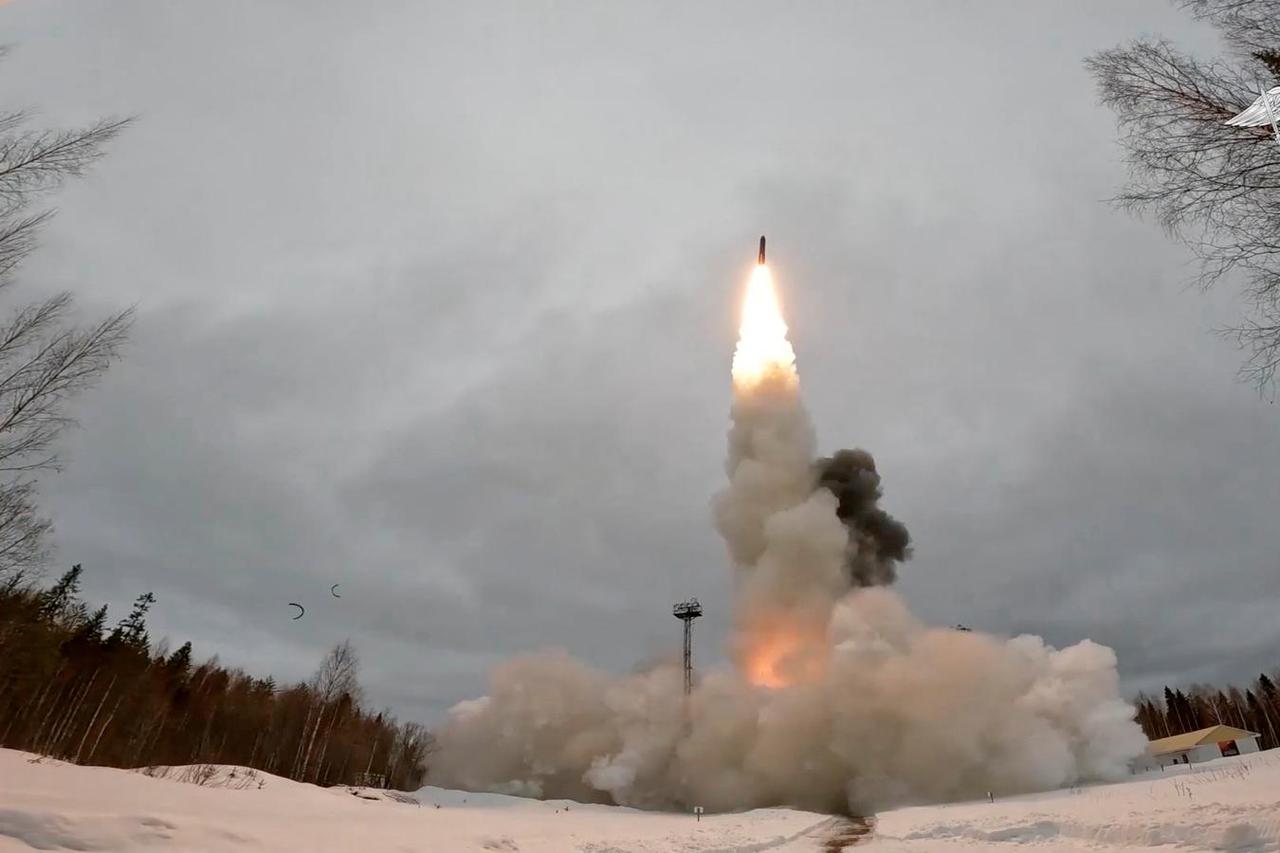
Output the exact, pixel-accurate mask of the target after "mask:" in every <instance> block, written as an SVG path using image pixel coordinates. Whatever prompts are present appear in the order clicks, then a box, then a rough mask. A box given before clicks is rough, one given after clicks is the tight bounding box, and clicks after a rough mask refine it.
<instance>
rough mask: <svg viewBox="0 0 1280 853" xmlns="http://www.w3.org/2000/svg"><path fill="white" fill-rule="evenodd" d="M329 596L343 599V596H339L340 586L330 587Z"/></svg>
mask: <svg viewBox="0 0 1280 853" xmlns="http://www.w3.org/2000/svg"><path fill="white" fill-rule="evenodd" d="M329 594H330V595H332V596H333V597H334V598H342V596H340V595H338V584H336V583H335V584H334V585H333V586H331V587H329Z"/></svg>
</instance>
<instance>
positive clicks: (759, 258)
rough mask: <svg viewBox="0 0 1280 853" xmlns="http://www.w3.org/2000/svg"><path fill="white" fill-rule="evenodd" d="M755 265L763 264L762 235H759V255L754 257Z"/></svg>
mask: <svg viewBox="0 0 1280 853" xmlns="http://www.w3.org/2000/svg"><path fill="white" fill-rule="evenodd" d="M756 263H757V264H763V263H764V235H763V234H761V235H760V254H759V255H757V256H756Z"/></svg>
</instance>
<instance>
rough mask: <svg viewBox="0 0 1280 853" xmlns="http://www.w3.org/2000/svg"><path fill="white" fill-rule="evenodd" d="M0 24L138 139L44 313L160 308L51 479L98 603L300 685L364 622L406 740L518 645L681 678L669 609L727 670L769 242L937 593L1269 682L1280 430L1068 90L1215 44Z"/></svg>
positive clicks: (69, 209) (370, 14) (944, 15)
mask: <svg viewBox="0 0 1280 853" xmlns="http://www.w3.org/2000/svg"><path fill="white" fill-rule="evenodd" d="M0 26H3V28H4V30H5V32H6V41H10V42H15V43H17V44H18V45H19V50H18V51H17V52H16V53H15V54H14V55H13V56H12V57H11V58H10V59H9V60H8V61H6V63H5V64H4V65H3V66H0V100H2V101H3V102H4V103H11V104H18V105H35V106H40V107H41V108H42V110H43V114H44V116H45V117H46V118H47V119H48V120H49V121H51V122H63V121H65V122H74V121H83V120H86V119H89V118H92V117H95V116H98V115H100V114H104V113H113V112H114V113H139V114H141V116H142V120H141V121H140V123H139V124H138V125H137V127H136V128H135V129H134V130H132V131H131V132H130V133H129V134H128V135H127V136H126V137H124V138H123V139H121V140H120V141H119V143H118V144H117V145H116V146H115V149H114V151H113V152H112V154H111V156H110V157H109V158H108V159H107V160H105V161H104V162H103V163H102V165H101V168H99V169H98V170H97V171H96V172H95V174H94V175H93V176H92V177H90V178H89V179H86V180H85V181H82V182H79V183H78V184H76V185H74V186H72V187H70V188H69V189H68V190H67V191H66V192H65V193H63V195H62V196H61V197H60V198H59V206H60V208H61V212H60V216H59V218H58V220H57V221H56V223H55V225H54V226H53V228H51V230H50V232H49V235H48V236H49V239H48V240H47V242H46V245H45V247H44V249H43V250H42V252H41V253H40V254H39V255H37V256H36V257H35V258H33V259H32V262H31V264H30V265H29V266H28V268H27V270H26V275H25V278H24V280H25V282H26V286H25V287H26V290H25V292H26V293H28V294H35V293H37V292H40V291H42V290H44V289H49V288H57V287H71V288H73V289H75V290H76V291H77V292H78V293H80V294H81V298H82V303H83V304H84V305H85V307H86V308H87V309H94V308H101V307H104V306H117V305H121V304H126V303H137V305H138V307H139V322H138V332H137V338H136V340H135V342H134V344H133V346H132V348H131V351H130V352H129V354H128V356H127V358H126V361H125V362H124V363H122V364H121V365H120V366H119V368H118V369H117V370H116V371H115V372H114V373H113V375H112V376H111V377H109V379H108V381H107V382H106V383H105V384H104V385H103V386H102V387H101V388H100V389H99V390H97V391H95V392H94V393H93V394H92V395H91V396H90V397H88V398H86V399H85V400H84V401H83V403H82V404H81V406H80V411H79V415H80V419H81V421H82V423H83V424H84V429H83V430H82V431H80V432H78V433H76V434H75V435H74V436H72V438H71V440H70V443H69V447H68V451H69V452H68V458H69V460H70V467H69V469H68V470H67V472H66V473H65V474H63V475H61V476H59V477H56V478H50V479H48V480H47V481H46V482H45V483H43V484H42V486H43V489H44V493H45V495H46V496H47V503H48V505H49V507H50V510H51V511H52V512H53V514H54V516H55V519H56V521H57V524H58V531H59V539H58V542H59V548H60V550H59V556H60V559H62V560H63V561H64V562H69V561H82V562H83V563H84V564H85V566H86V586H87V592H88V593H89V594H90V595H91V596H96V597H101V598H104V599H106V600H110V601H111V602H112V603H113V610H114V611H116V612H119V611H121V610H123V609H124V608H125V606H126V605H127V602H128V601H129V600H130V599H131V598H132V597H133V595H135V594H136V593H137V592H139V591H141V590H144V589H154V590H155V592H156V594H157V596H158V598H159V603H158V604H157V606H156V609H155V611H154V620H153V621H154V627H155V630H156V633H160V634H163V633H167V634H170V635H172V636H173V637H175V638H185V637H190V638H191V639H192V640H193V642H194V643H195V644H196V649H197V653H204V654H212V653H214V652H217V653H219V654H220V655H221V656H222V659H223V660H224V661H232V662H238V663H242V664H243V665H245V666H246V667H248V668H250V669H252V670H254V671H256V672H268V671H271V672H275V673H277V674H278V675H279V676H281V677H284V678H288V677H297V676H300V675H302V674H304V673H305V672H307V671H308V670H309V669H310V668H311V667H312V666H313V665H314V664H315V662H316V661H318V659H319V657H320V655H321V654H322V653H323V651H324V649H325V647H326V646H327V645H329V644H331V643H332V642H334V641H336V640H339V639H341V638H342V637H344V636H348V635H350V636H351V637H352V638H353V639H354V640H355V641H356V642H357V644H358V645H359V646H360V648H361V650H362V657H363V659H364V660H365V662H366V667H367V670H368V672H367V678H366V680H367V681H368V687H369V693H370V695H371V696H372V697H373V698H374V699H375V700H377V701H380V702H388V703H391V704H393V705H394V707H395V708H396V709H397V710H398V711H399V712H401V713H403V714H406V715H411V716H424V717H433V716H435V715H437V714H439V712H440V711H442V710H443V709H444V708H446V707H447V706H449V705H450V704H452V703H453V702H454V701H456V700H458V699H460V698H464V697H466V696H469V695H473V694H474V693H476V692H478V691H479V690H481V689H482V688H483V684H484V676H485V672H486V671H487V669H488V668H489V667H490V666H491V665H492V664H493V663H494V662H495V661H497V660H500V659H502V658H504V657H506V656H508V655H510V654H511V653H513V652H518V651H526V650H530V649H534V648H540V647H544V646H549V645H559V646H564V647H567V648H569V649H570V650H571V651H572V652H573V653H574V654H575V655H578V656H581V657H585V658H587V659H588V660H590V661H591V662H592V663H594V664H597V665H600V666H604V667H607V668H610V669H613V670H615V671H625V670H627V669H629V668H630V667H631V665H632V664H633V663H634V662H635V661H637V660H640V659H644V658H649V657H653V656H657V655H661V654H663V653H664V652H665V651H667V650H668V649H669V647H670V645H671V644H672V641H673V640H676V639H677V627H678V626H677V624H676V623H675V620H673V619H672V618H671V617H670V615H669V606H670V603H671V602H672V601H674V600H676V599H679V598H683V597H686V596H687V595H690V594H696V595H698V596H700V597H701V598H702V599H703V600H704V603H705V604H706V605H707V608H708V617H707V618H706V619H705V620H704V621H703V623H702V624H699V626H698V639H699V654H700V655H702V656H703V659H704V660H710V659H713V658H717V657H721V656H722V651H721V649H720V644H721V643H722V641H723V639H724V635H725V630H726V627H727V624H728V623H727V619H726V617H725V613H724V611H725V610H727V584H728V568H727V560H726V558H725V555H724V553H723V546H722V545H721V543H720V542H719V541H718V540H717V538H716V536H715V534H714V532H713V530H712V528H711V524H710V511H709V508H708V500H709V498H710V495H711V494H712V493H713V492H714V491H715V490H716V489H717V488H719V487H720V485H721V483H722V480H723V470H722V463H723V459H722V454H723V449H722V448H723V434H724V430H725V429H726V428H727V425H728V423H727V406H728V400H729V388H728V363H729V357H730V355H731V352H732V342H733V337H734V328H733V325H734V318H733V315H734V307H735V306H734V303H735V300H736V295H737V292H738V289H739V288H740V287H741V285H742V283H743V281H744V280H745V274H746V272H747V270H748V265H749V264H750V262H751V260H752V249H753V240H754V239H755V236H756V235H758V234H759V233H760V232H762V231H763V232H765V233H767V234H768V235H769V237H770V260H771V263H772V265H773V266H774V268H775V273H776V275H777V276H778V278H779V280H780V283H781V287H782V288H783V299H784V304H785V309H786V311H787V313H788V319H789V321H790V324H791V326H792V330H793V334H792V339H793V341H794V342H795V345H796V350H797V355H798V360H799V367H800V374H801V381H802V383H803V385H804V390H805V397H806V401H807V403H808V405H809V407H810V409H811V410H812V412H813V415H814V421H815V423H816V424H817V428H818V433H819V443H820V448H821V449H822V450H824V451H831V450H834V449H836V448H839V447H845V446H861V447H866V448H867V449H869V450H870V451H871V452H872V453H874V454H875V458H876V462H877V467H878V469H879V471H880V474H881V475H882V476H883V478H884V483H883V485H884V489H885V499H884V504H885V506H886V507H888V508H890V510H891V511H892V512H893V514H894V515H895V516H896V517H898V518H900V519H901V520H902V521H903V522H904V523H906V524H907V526H908V527H909V528H910V530H911V531H912V537H913V546H914V550H915V556H914V559H913V560H912V561H911V562H909V563H907V564H905V565H904V566H903V567H902V571H901V580H900V582H899V588H900V590H901V591H902V592H903V593H904V595H905V596H906V597H907V598H908V599H909V600H910V601H911V602H912V606H913V609H915V610H916V611H917V612H918V613H919V614H921V615H922V616H924V617H926V618H929V619H933V620H936V621H938V622H941V623H943V624H950V623H954V622H965V623H966V624H976V625H979V626H981V627H983V628H985V629H988V630H992V631H995V632H1001V631H1006V632H1013V631H1020V630H1032V631H1036V632H1042V633H1044V634H1045V635H1046V637H1047V638H1048V639H1050V640H1051V641H1054V642H1058V643H1066V642H1070V641H1074V640H1075V639H1078V638H1079V637H1082V636H1093V637H1094V638H1095V639H1098V640H1100V641H1103V642H1107V643H1110V644H1112V645H1114V646H1115V647H1116V648H1117V650H1118V652H1119V655H1120V668H1121V673H1122V675H1123V676H1124V678H1125V679H1126V683H1127V684H1128V685H1130V686H1131V687H1132V688H1133V689H1137V688H1139V687H1144V686H1149V685H1152V684H1156V683H1158V682H1159V681H1160V680H1162V679H1170V680H1190V679H1196V680H1211V679H1214V678H1242V677H1246V676H1248V675H1251V674H1253V672H1254V671H1255V670H1257V669H1258V668H1260V667H1262V666H1264V665H1272V666H1273V665H1275V663H1276V662H1275V660H1274V659H1273V658H1268V654H1270V653H1271V651H1272V650H1274V649H1275V647H1276V639H1277V638H1276V636H1275V635H1274V633H1271V634H1268V630H1269V629H1268V628H1267V627H1266V626H1267V625H1268V624H1270V623H1269V622H1267V621H1264V618H1263V616H1262V615H1261V614H1262V613H1263V612H1273V611H1274V606H1275V604H1276V602H1277V600H1278V599H1280V573H1277V572H1276V571H1275V562H1274V557H1273V556H1272V555H1274V554H1275V553H1276V552H1277V550H1278V548H1277V546H1278V545H1280V532H1278V531H1277V530H1276V528H1275V525H1274V524H1272V523H1271V520H1270V518H1269V515H1268V513H1269V511H1273V508H1274V507H1275V506H1276V505H1277V498H1278V497H1280V494H1278V493H1277V488H1278V487H1277V485H1276V480H1275V478H1274V477H1273V476H1268V467H1267V464H1268V462H1269V461H1270V460H1274V459H1276V458H1280V457H1278V456H1277V454H1276V450H1277V440H1278V439H1277V433H1276V426H1275V425H1276V420H1275V419H1276V415H1275V408H1274V407H1273V406H1269V405H1268V404H1266V403H1265V402H1263V401H1260V400H1258V398H1257V397H1256V396H1254V395H1253V394H1251V392H1250V391H1249V390H1248V389H1247V388H1242V387H1240V386H1237V385H1234V384H1233V381H1232V374H1233V372H1234V369H1235V367H1236V364H1237V363H1238V361H1239V355H1238V354H1237V353H1236V352H1235V351H1234V350H1233V349H1232V348H1231V347H1229V346H1227V345H1226V344H1224V343H1222V342H1221V341H1218V340H1216V339H1214V338H1213V337H1212V336H1211V335H1210V334H1209V332H1210V330H1211V329H1212V328H1214V327H1215V326H1218V325H1224V324H1227V323H1229V322H1231V321H1232V320H1233V319H1234V318H1235V316H1236V315H1237V313H1238V307H1237V304H1236V302H1235V300H1234V297H1233V295H1232V294H1231V293H1230V292H1229V290H1226V289H1224V290H1222V291H1219V292H1215V293H1213V294H1209V295H1207V296H1206V295H1201V294H1198V293H1195V292H1186V291H1185V290H1184V288H1183V282H1184V281H1185V279H1186V276H1187V273H1188V269H1187V268H1186V258H1185V256H1184V255H1183V254H1182V253H1181V250H1180V249H1179V248H1177V247H1176V246H1174V245H1173V244H1171V243H1169V242H1168V241H1167V240H1166V239H1165V238H1164V237H1163V236H1162V235H1160V234H1159V233H1157V232H1156V231H1155V230H1154V229H1153V228H1151V227H1149V226H1146V225H1143V224H1141V223H1137V222H1133V221H1131V220H1129V219H1127V218H1125V217H1124V216H1123V215H1121V214H1119V213H1117V212H1115V211H1113V210H1111V209H1110V208H1108V207H1107V206H1106V205H1105V203H1103V201H1102V200H1103V199H1105V198H1106V197H1108V196H1109V195H1110V194H1111V193H1112V192H1114V188H1115V187H1116V186H1117V185H1118V183H1119V182H1120V180H1121V178H1122V176H1123V170H1122V168H1123V167H1122V164H1121V163H1120V162H1119V151H1118V148H1117V147H1116V146H1115V144H1114V142H1113V130H1112V120H1111V117H1110V116H1109V115H1108V114H1107V113H1105V112H1104V111H1103V110H1102V109H1101V108H1099V107H1097V106H1096V105H1095V103H1094V94H1093V88H1092V82H1091V81H1090V80H1089V78H1088V76H1087V75H1086V73H1085V72H1084V70H1083V68H1082V67H1081V65H1080V60H1081V58H1082V57H1084V56H1085V55H1087V54H1088V53H1090V52H1092V51H1093V50H1096V49H1099V48H1102V47H1106V46H1109V45H1111V44H1114V43H1116V42H1118V41H1121V40H1124V39H1126V38H1130V37H1132V36H1135V35H1138V34H1141V33H1144V32H1161V33H1164V34H1167V35H1170V36H1172V37H1176V38H1178V39H1179V40H1181V41H1183V42H1184V43H1186V44H1188V45H1191V46H1193V47H1198V48H1200V49H1213V43H1212V41H1211V39H1210V37H1209V34H1208V33H1207V31H1206V30H1204V29H1203V28H1199V27H1194V26H1192V25H1191V24H1190V23H1189V22H1188V21H1186V20H1185V17H1184V16H1183V15H1182V14H1181V13H1179V12H1177V10H1176V9H1173V8H1171V7H1170V6H1169V5H1167V4H1165V3H1163V2H1160V0H1152V2H1144V3H1126V4H1110V3H1101V2H1099V3H1083V4H1071V5H1069V6H1067V5H1061V6H1053V5H1050V4H1025V3H1014V2H1009V3H1002V4H984V5H983V6H982V7H979V8H977V9H974V8H961V7H958V6H955V5H954V4H944V3H930V4H920V5H913V6H912V7H910V8H908V7H906V6H904V5H902V4H889V3H884V4H857V5H853V4H835V3H833V4H825V5H824V4H811V5H808V6H806V7H804V8H802V9H787V10H782V9H781V8H777V7H773V6H768V5H762V6H761V7H760V8H751V7H749V6H744V5H742V4H725V5H716V4H698V5H697V6H693V7H689V6H687V5H679V4H671V5H666V6H664V5H662V4H651V5H644V6H639V5H637V6H632V7H609V8H608V9H605V8H604V7H596V6H593V5H589V4H582V5H579V6H571V5H565V6H559V7H553V8H552V9H551V10H550V11H547V10H545V9H544V10H542V11H539V10H537V9H535V8H534V7H529V6H525V5H520V4H510V5H496V6H495V5H485V6H483V7H471V6H458V5H452V4H449V5H446V4H440V5H431V4H408V3H402V4H383V5H381V6H379V8H378V10H377V11H376V12H375V11H370V10H369V9H368V8H366V7H363V6H360V5H358V4H356V5H351V4H347V5H329V6H326V7H325V8H323V9H320V8H317V7H316V5H315V4H289V3H279V4H270V5H266V6H264V5H263V4H253V3H247V2H239V3H238V2H231V3H218V4H203V5H199V6H189V5H188V6H182V7H178V6H172V7H170V6H166V7H156V6H155V5H154V4H144V3H137V2H122V0H113V2H111V3H106V2H101V3H90V2H84V0H77V2H70V0H42V2H39V3H36V2H18V3H12V4H9V5H7V6H5V7H4V9H3V10H2V11H0ZM673 436H675V437H678V439H679V440H678V441H673ZM673 445H675V446H677V447H678V451H677V452H675V453H673V452H671V450H670V448H671V447H672V446H673ZM1272 514H1273V512H1272ZM335 581H341V582H342V583H343V584H344V586H343V590H344V594H345V597H344V598H343V599H342V600H341V602H338V601H336V600H326V597H327V595H328V586H329V584H330V583H333V582H335ZM302 599H306V600H307V601H308V602H310V604H309V607H310V610H309V612H308V617H307V618H306V619H305V620H301V621H299V622H296V623H291V622H290V621H289V620H288V614H287V608H284V607H283V603H284V602H287V601H291V600H302ZM1267 608H1270V610H1267ZM1268 618H1269V617H1268Z"/></svg>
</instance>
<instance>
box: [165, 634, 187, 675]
mask: <svg viewBox="0 0 1280 853" xmlns="http://www.w3.org/2000/svg"><path fill="white" fill-rule="evenodd" d="M164 665H165V668H166V669H167V670H169V672H170V673H171V674H172V675H173V676H174V677H175V678H177V679H179V680H181V679H184V678H186V677H187V672H188V671H189V670H190V669H191V641H190V640H188V641H187V642H185V643H183V644H182V645H181V646H180V647H179V648H178V650H177V651H176V652H174V653H173V654H171V655H169V659H168V660H167V661H165V663H164Z"/></svg>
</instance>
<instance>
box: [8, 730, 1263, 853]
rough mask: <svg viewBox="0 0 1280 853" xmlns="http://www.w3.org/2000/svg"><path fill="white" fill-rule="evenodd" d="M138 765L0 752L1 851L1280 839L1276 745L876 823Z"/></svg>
mask: <svg viewBox="0 0 1280 853" xmlns="http://www.w3.org/2000/svg"><path fill="white" fill-rule="evenodd" d="M151 773H152V774H153V775H150V776H149V775H146V774H144V773H142V772H136V771H125V770H113V769H109V768H102V767H76V766H73V765H69V764H63V763H60V762H56V761H50V760H44V759H37V758H36V756H33V755H30V754H28V753H23V752H16V751H13V750H0V851H12V850H31V849H36V850H149V849H167V850H189V851H203V850H209V851H214V850H290V851H295V850H296V851H322V850H350V851H383V850H386V851H433V853H435V852H437V851H438V853H453V851H458V853H467V851H480V853H485V851H499V853H501V851H526V852H527V853H569V851H580V852H581V853H624V851H645V853H649V852H650V851H655V852H656V851H664V853H665V851H680V853H695V851H697V853H710V851H726V853H727V851H734V850H738V851H772V850H776V851H823V853H830V851H835V850H839V849H841V845H842V844H843V843H845V842H848V843H849V845H850V846H849V847H848V849H850V850H854V851H863V850H866V851H893V850H903V851H967V850H1002V849H1015V848H1017V847H1019V846H1021V845H1030V846H1032V847H1033V848H1036V849H1039V850H1062V851H1074V850H1116V849H1120V850H1123V849H1138V848H1144V847H1157V846H1163V847H1164V848H1165V849H1166V850H1170V849H1182V850H1237V851H1280V754H1277V755H1270V754H1268V753H1262V754H1259V755H1250V756H1244V757H1241V758H1229V759H1222V760H1220V761H1216V762H1213V763H1210V764H1204V765H1199V766H1198V767H1196V768H1194V769H1188V768H1185V767H1184V768H1178V769H1177V770H1169V771H1165V772H1163V773H1161V772H1160V771H1156V772H1154V773H1149V774H1146V775H1143V776H1139V777H1135V778H1134V779H1133V780H1132V781H1128V782H1124V783H1121V784H1116V785H1103V786H1095V787H1086V788H1082V789H1079V790H1064V791H1055V792H1052V793H1049V794H1039V795H1035V796H1027V797H1018V798H1011V799H1007V800H997V801H996V802H995V803H987V802H980V803H961V804H955V805H948V806H933V807H918V808H907V809H898V810H895V811H891V812H885V813H883V814H881V815H879V816H877V818H876V819H875V826H874V829H873V831H872V833H871V835H870V836H867V837H863V838H861V839H860V840H858V841H857V842H856V843H853V839H854V838H855V837H856V836H857V835H858V834H859V833H858V831H857V828H856V827H852V826H850V825H849V824H848V823H847V822H842V821H839V820H836V819H832V818H828V817H826V816H823V815H817V814H811V813H808V812H799V811H791V810H787V809H765V810H758V811H752V812H745V813H742V814H730V815H714V816H704V817H703V819H702V821H701V822H700V823H699V822H695V820H694V818H693V817H692V816H687V815H677V814H655V813H648V812H639V811H634V810H631V809H623V808H614V807H608V806H586V805H579V804H577V803H566V802H563V801H561V802H538V801H533V800H522V799H517V798H514V797H505V796H500V795H495V794H466V793H460V792H457V791H445V790H441V789H439V788H424V789H422V790H421V791H419V792H417V793H416V794H414V795H390V796H388V795H387V794H386V793H385V792H380V791H370V790H354V791H353V790H352V789H348V788H329V789H324V788H317V787H315V786H313V785H304V784H300V783H297V782H291V781H289V780H286V779H281V778H279V777H276V776H269V775H265V774H259V773H254V772H253V771H246V770H244V769H243V768H213V767H207V766H206V767H198V768H167V769H165V768H160V769H153V770H152V771H151Z"/></svg>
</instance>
